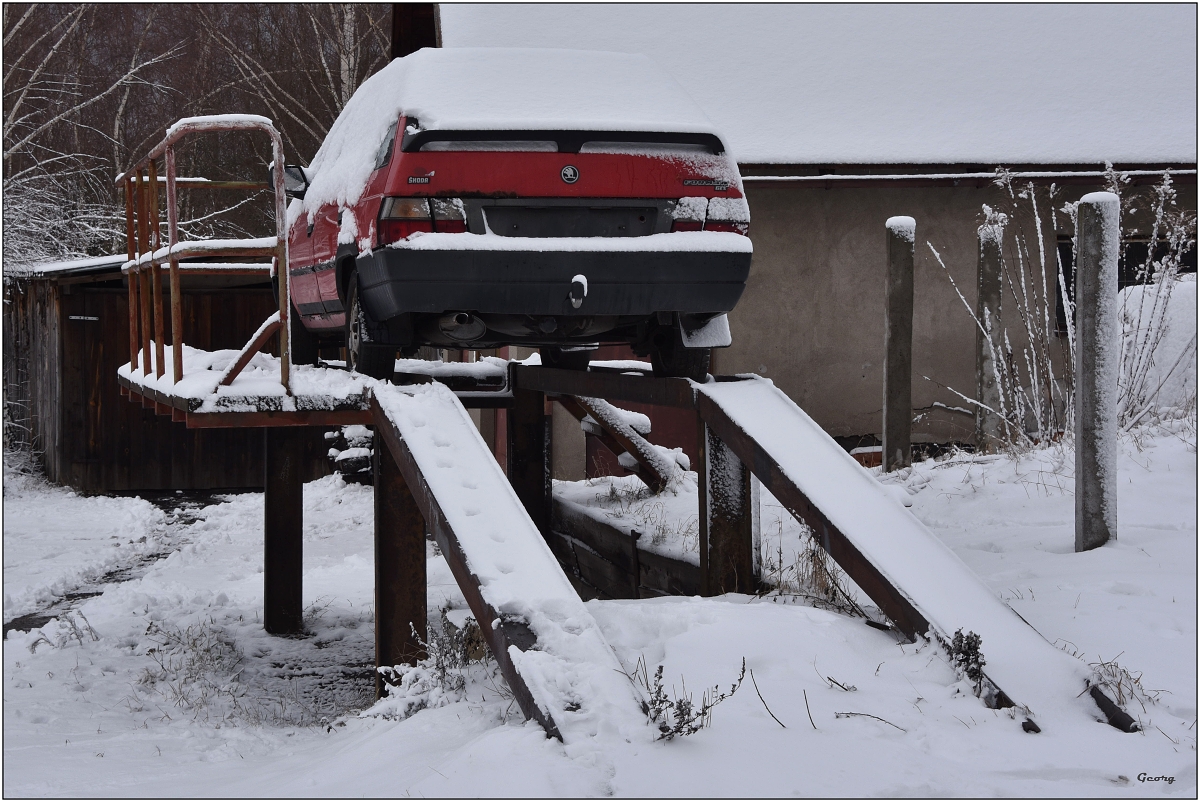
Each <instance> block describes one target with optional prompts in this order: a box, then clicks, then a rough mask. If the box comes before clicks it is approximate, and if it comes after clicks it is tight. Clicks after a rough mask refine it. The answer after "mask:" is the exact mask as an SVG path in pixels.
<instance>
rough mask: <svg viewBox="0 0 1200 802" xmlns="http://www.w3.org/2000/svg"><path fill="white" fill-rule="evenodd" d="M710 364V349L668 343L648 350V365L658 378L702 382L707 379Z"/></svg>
mask: <svg viewBox="0 0 1200 802" xmlns="http://www.w3.org/2000/svg"><path fill="white" fill-rule="evenodd" d="M711 363H712V349H711V348H684V347H683V343H679V342H668V343H666V344H664V345H655V346H653V347H652V348H651V349H650V365H651V367H653V368H654V375H655V376H659V377H673V378H674V377H680V378H685V379H691V380H693V381H698V382H702V381H704V380H705V379H707V378H708V368H709V365H710V364H711Z"/></svg>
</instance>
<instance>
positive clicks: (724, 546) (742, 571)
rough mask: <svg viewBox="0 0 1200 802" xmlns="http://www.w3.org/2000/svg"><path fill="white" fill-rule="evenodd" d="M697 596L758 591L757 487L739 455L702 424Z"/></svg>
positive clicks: (700, 428)
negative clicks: (698, 591)
mask: <svg viewBox="0 0 1200 802" xmlns="http://www.w3.org/2000/svg"><path fill="white" fill-rule="evenodd" d="M698 435H699V436H698V437H697V442H698V444H699V446H700V452H701V453H700V459H699V460H698V465H697V472H698V474H699V476H698V477H697V478H698V485H699V491H700V510H699V512H700V516H699V517H700V595H701V596H718V595H720V594H722V593H754V592H755V591H757V590H758V574H759V566H758V551H759V542H760V530H759V515H758V483H757V482H755V480H754V477H753V476H752V475H751V474H750V471H749V469H748V468H747V467H746V465H745V463H743V462H742V461H741V460H740V459H738V458H737V455H736V454H734V453H733V451H731V450H730V449H729V447H728V446H727V445H725V443H723V442H722V441H721V438H719V437H717V435H716V434H715V433H714V432H713V431H712V430H711V429H710V428H709V427H708V426H707V425H706V424H705V423H704V421H700V424H699V432H698Z"/></svg>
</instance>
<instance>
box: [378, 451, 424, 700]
mask: <svg viewBox="0 0 1200 802" xmlns="http://www.w3.org/2000/svg"><path fill="white" fill-rule="evenodd" d="M374 452H375V453H374V454H373V456H372V459H371V461H372V469H373V471H374V474H375V477H374V478H375V481H374V487H375V668H376V669H379V668H385V667H390V666H394V665H399V664H400V663H408V664H409V665H413V664H415V663H416V662H417V661H418V660H421V659H423V658H424V657H425V656H426V655H425V647H424V646H423V645H422V644H421V641H420V638H422V637H424V636H425V631H426V627H427V625H428V622H427V621H426V604H427V602H426V599H427V592H428V588H427V582H428V580H427V577H426V573H425V559H426V558H425V519H424V518H423V517H422V516H421V510H420V508H419V507H418V506H417V502H416V500H415V499H414V498H413V495H412V492H410V491H409V489H408V484H407V483H406V482H405V481H404V476H403V474H401V473H400V468H399V467H398V466H397V465H396V460H394V459H393V458H392V454H391V452H390V451H388V449H387V446H386V445H384V443H383V441H382V440H381V439H380V437H379V435H378V434H376V435H375V448H374ZM383 685H384V683H383V675H382V674H380V673H379V672H378V671H376V672H375V698H376V699H378V698H380V697H381V696H383Z"/></svg>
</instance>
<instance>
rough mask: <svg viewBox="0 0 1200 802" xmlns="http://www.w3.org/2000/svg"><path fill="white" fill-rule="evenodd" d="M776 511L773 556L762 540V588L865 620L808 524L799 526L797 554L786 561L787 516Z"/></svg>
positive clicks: (842, 574)
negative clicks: (784, 549)
mask: <svg viewBox="0 0 1200 802" xmlns="http://www.w3.org/2000/svg"><path fill="white" fill-rule="evenodd" d="M779 510H780V513H779V514H778V515H776V518H775V527H776V540H775V552H774V553H772V552H771V549H770V547H769V543H768V539H767V538H765V537H764V538H763V541H762V542H763V546H762V553H761V554H760V555H759V564H760V565H761V566H762V582H763V584H764V585H765V586H766V587H768V588H773V589H774V591H775V592H777V593H779V594H780V595H785V596H796V597H799V598H801V599H803V600H804V601H805V602H807V603H809V604H811V605H813V606H815V607H820V608H822V609H826V610H834V611H836V612H839V613H843V614H844V615H850V616H861V617H863V618H866V617H867V615H866V613H865V612H863V609H862V607H861V605H859V603H858V600H857V598H856V596H855V593H854V591H853V590H852V589H851V588H850V580H849V578H848V577H847V576H846V574H845V572H844V571H842V569H841V568H839V567H838V565H837V563H836V562H834V560H833V558H832V557H830V556H829V552H827V551H825V549H824V548H822V547H821V545H820V543H818V542H817V540H816V538H815V537H814V535H813V531H812V529H810V528H809V527H808V525H807V524H804V523H803V522H799V526H800V530H801V535H800V542H801V549H800V551H799V552H798V553H796V554H795V555H794V557H793V558H792V559H790V560H789V559H788V558H785V556H784V551H783V523H784V519H783V515H785V514H788V513H785V512H784V511H783V508H782V507H780V508H779Z"/></svg>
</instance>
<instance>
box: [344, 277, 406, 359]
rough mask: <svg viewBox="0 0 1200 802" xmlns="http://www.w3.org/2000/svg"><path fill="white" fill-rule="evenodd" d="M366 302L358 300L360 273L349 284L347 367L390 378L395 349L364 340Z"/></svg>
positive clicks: (347, 293) (347, 296)
mask: <svg viewBox="0 0 1200 802" xmlns="http://www.w3.org/2000/svg"><path fill="white" fill-rule="evenodd" d="M365 323H366V321H365V320H364V319H363V311H362V306H361V305H360V304H359V302H358V274H357V273H351V274H350V280H349V281H348V282H347V284H346V367H347V368H349V369H350V370H353V371H357V372H359V373H361V374H363V375H364V376H370V377H372V378H374V379H390V378H392V375H393V374H394V373H395V369H396V352H395V350H394V349H390V348H387V347H386V346H384V347H381V346H378V345H370V344H368V343H366V342H364V341H363V327H364V325H365Z"/></svg>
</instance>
